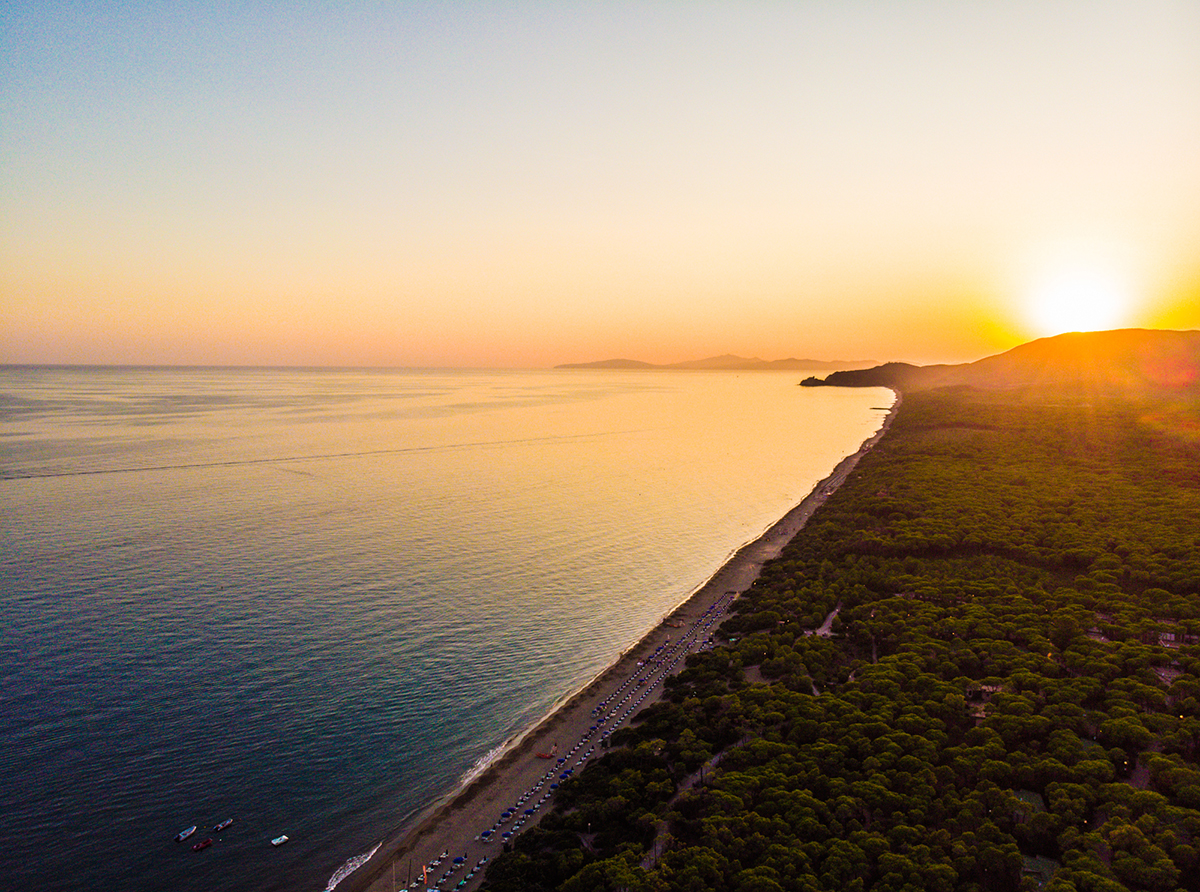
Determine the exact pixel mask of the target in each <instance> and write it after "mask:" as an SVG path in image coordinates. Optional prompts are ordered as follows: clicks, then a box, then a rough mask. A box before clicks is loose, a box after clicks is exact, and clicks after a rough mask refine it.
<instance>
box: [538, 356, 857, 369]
mask: <svg viewBox="0 0 1200 892" xmlns="http://www.w3.org/2000/svg"><path fill="white" fill-rule="evenodd" d="M870 365H873V363H872V362H871V360H853V359H852V360H842V359H834V360H824V359H795V358H789V359H758V358H757V357H754V358H749V359H747V358H746V357H744V356H734V355H733V354H732V353H725V354H723V355H721V356H710V357H708V358H707V359H692V360H687V361H686V362H673V363H668V364H666V365H656V364H655V363H651V362H642V361H641V360H637V359H602V360H599V361H598V362H571V363H564V364H563V365H556V366H555V368H556V369H685V370H686V369H695V370H701V371H713V370H716V371H738V372H746V371H751V372H752V371H786V372H795V371H809V370H813V369H862V368H866V367H867V366H870Z"/></svg>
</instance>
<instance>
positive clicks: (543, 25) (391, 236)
mask: <svg viewBox="0 0 1200 892" xmlns="http://www.w3.org/2000/svg"><path fill="white" fill-rule="evenodd" d="M0 21H2V29H3V36H2V41H3V42H2V45H0V102H2V105H0V171H2V173H0V220H2V228H0V362H10V363H11V362H20V363H48V362H54V363H139V364H140V363H149V364H177V363H178V364H251V365H387V366H474V367H480V366H482V367H514V366H515V367H521V366H530V367H541V366H548V365H553V364H556V363H561V362H577V361H588V360H595V359H606V358H610V357H618V356H619V357H629V358H634V359H641V360H646V361H651V362H673V361H678V360H685V359H694V358H699V357H703V356H710V355H713V354H717V353H726V352H728V353H738V354H741V355H744V356H759V357H762V358H765V359H778V358H783V357H789V356H795V357H806V358H814V359H839V358H845V359H874V360H879V361H883V360H892V359H899V360H907V361H912V362H939V361H963V360H971V359H976V358H979V357H981V356H985V355H988V354H991V353H996V352H999V351H1001V350H1004V349H1007V348H1009V347H1011V346H1013V345H1015V344H1017V343H1020V342H1022V341H1026V340H1030V339H1032V338H1034V337H1039V336H1042V335H1044V334H1049V333H1054V332H1056V331H1061V330H1067V329H1072V328H1094V327H1099V328H1109V327H1130V326H1137V327H1169V328H1198V327H1200V3H1197V2H1194V0H1181V2H1157V0H1139V2H1121V3H1108V2H1103V0H1087V2H1053V0H1051V2H1044V0H1030V2H1013V0H1009V2H994V3H988V2H962V3H953V2H904V3H899V2H896V3H893V2H853V0H850V2H840V0H839V2H832V0H831V2H818V0H811V2H800V0H798V2H792V3H784V2H778V3H734V2H730V3H666V2H662V3H626V4H622V3H618V4H608V3H603V4H602V3H586V4H585V3H549V2H547V3H516V2H513V3H486V2H479V3H476V2H455V3H444V4H433V3H399V2H397V3H389V2H371V3H368V2H357V3H353V2H348V3H344V4H336V3H333V4H331V3H315V2H307V3H306V2H297V3H255V4H250V3H220V4H218V3H196V4H170V3H165V2H163V3H139V2H133V0H130V2H124V3H73V4H69V5H68V4H61V3H45V2H39V3H20V2H14V3H6V4H5V5H4V9H3V11H2V12H0ZM1031 304H1037V306H1031Z"/></svg>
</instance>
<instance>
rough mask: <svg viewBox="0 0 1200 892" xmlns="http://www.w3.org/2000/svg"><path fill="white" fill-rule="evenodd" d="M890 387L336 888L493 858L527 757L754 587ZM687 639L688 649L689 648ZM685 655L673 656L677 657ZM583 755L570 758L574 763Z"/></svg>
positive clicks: (575, 734) (377, 889)
mask: <svg viewBox="0 0 1200 892" xmlns="http://www.w3.org/2000/svg"><path fill="white" fill-rule="evenodd" d="M893 393H894V395H895V399H894V401H893V403H892V405H891V408H890V409H889V410H888V413H887V415H886V416H885V417H884V420H883V423H882V424H881V425H880V427H879V430H877V431H876V432H875V433H874V434H872V435H871V436H870V437H868V438H867V439H866V440H864V441H863V443H862V444H861V445H860V446H859V448H858V449H857V451H855V452H854V453H852V454H851V455H848V456H846V457H845V458H843V459H842V460H841V461H840V462H838V464H837V465H836V466H835V467H834V469H833V471H832V472H831V473H830V474H829V475H828V476H827V477H825V478H824V479H823V480H821V481H819V482H818V483H817V484H816V485H815V486H814V487H813V489H812V491H811V492H810V493H809V494H808V495H807V496H805V497H804V499H802V500H801V501H800V503H799V504H797V505H796V506H795V507H793V508H792V509H791V510H790V511H788V512H787V513H786V514H785V515H784V516H783V517H781V518H780V519H779V520H777V521H776V522H775V523H773V524H772V525H771V526H770V527H768V528H767V529H766V530H765V531H764V532H763V533H762V534H761V535H760V536H759V537H758V538H756V539H754V540H752V541H750V542H748V543H746V544H745V545H743V546H742V547H741V548H739V549H737V550H736V551H735V552H733V554H731V555H730V556H729V557H728V558H727V559H726V560H725V562H724V563H723V564H722V565H721V566H720V567H719V568H718V569H717V570H716V572H714V573H713V575H712V576H710V577H709V578H708V579H707V580H706V581H705V582H704V583H703V584H702V585H700V586H699V587H698V588H697V589H696V590H695V591H694V592H693V593H692V594H691V595H690V596H688V598H687V599H686V600H684V601H683V602H682V603H681V604H679V605H678V606H677V607H675V608H674V609H673V610H671V611H669V612H668V613H666V614H664V615H663V617H662V618H661V619H660V620H659V621H658V623H657V624H656V625H654V626H653V627H652V628H651V629H649V630H648V631H647V632H646V634H645V635H643V636H642V637H641V638H640V639H639V640H638V641H636V642H634V643H633V644H632V645H630V646H629V647H627V648H626V649H625V650H624V651H622V652H621V653H620V654H618V655H617V656H616V657H615V658H614V660H613V662H612V663H610V664H609V665H608V666H607V667H606V668H604V669H603V670H601V671H600V672H599V673H598V674H597V675H595V676H594V677H593V678H592V679H591V680H590V681H589V682H587V683H586V684H585V685H584V686H583V687H582V688H580V689H578V690H577V691H575V692H574V693H571V694H568V695H566V696H564V697H563V699H562V700H560V701H559V702H558V703H557V704H556V705H555V706H554V707H553V708H552V709H551V711H550V712H549V713H547V715H545V716H544V717H543V718H542V719H540V720H539V721H537V722H536V723H534V724H533V725H531V726H530V727H529V728H527V729H526V730H525V731H522V732H521V733H519V734H517V735H515V736H513V737H512V738H510V739H509V740H507V741H505V742H504V743H503V744H501V746H500V747H499V752H498V753H497V755H496V756H495V758H493V759H492V761H491V762H489V763H487V764H485V765H484V766H483V767H482V769H481V770H480V771H479V772H478V773H477V774H476V775H475V776H474V777H472V778H470V779H469V780H464V781H461V782H460V783H459V784H458V785H456V786H455V787H454V788H453V789H452V790H450V791H448V792H447V793H445V794H444V795H443V796H441V797H439V798H438V799H436V800H435V801H434V802H433V803H431V804H430V805H428V806H427V807H425V808H424V809H421V810H419V811H416V812H414V813H412V814H411V815H409V816H408V817H407V818H406V819H404V820H403V822H402V823H401V824H400V825H399V827H398V828H397V829H396V830H395V831H393V832H392V833H390V834H388V836H386V837H385V838H384V839H383V840H381V841H380V843H379V845H378V846H377V847H376V849H375V850H374V854H373V855H372V856H371V857H370V858H369V859H368V860H367V861H366V862H365V863H364V864H363V865H361V866H360V867H359V868H358V869H357V870H355V871H354V872H353V873H351V874H350V875H349V876H346V877H345V878H344V879H342V880H341V882H339V883H338V884H337V890H338V892H396V890H399V889H406V888H408V885H409V883H410V881H411V877H413V876H419V875H420V872H421V867H422V866H423V865H425V864H428V863H430V862H431V861H432V860H433V859H435V858H437V857H438V856H439V855H440V854H442V853H443V852H449V853H450V855H449V857H455V856H458V855H460V854H461V855H462V857H463V859H464V861H465V863H466V865H467V868H468V869H469V867H470V865H472V864H475V863H476V860H477V859H478V858H479V857H482V856H486V857H487V859H488V860H489V861H490V860H492V859H494V858H495V857H496V856H497V855H499V854H500V852H501V851H502V849H501V846H500V844H499V843H498V842H490V843H485V842H481V841H480V840H479V839H478V835H479V832H480V830H482V829H486V826H487V825H489V824H490V823H491V821H492V820H494V815H496V814H499V813H500V812H502V811H503V810H504V809H505V808H507V807H509V806H510V805H511V803H513V802H516V801H517V800H518V797H520V796H521V795H522V794H523V793H525V792H526V791H529V790H530V789H531V788H532V787H533V786H534V785H535V784H538V782H539V781H540V780H541V778H542V777H543V776H544V773H545V770H546V768H547V765H548V764H550V763H548V762H547V761H546V760H544V759H540V758H536V754H537V753H539V752H548V751H550V750H551V747H555V748H557V746H558V743H559V740H560V739H561V740H563V741H568V742H569V741H572V740H576V739H579V740H581V741H582V739H583V738H585V737H587V736H588V735H589V729H593V728H594V727H595V725H594V723H595V722H596V718H595V708H596V705H597V704H598V703H600V702H601V701H604V700H605V696H604V694H605V693H611V691H612V690H613V689H615V688H617V687H618V685H621V686H623V685H622V682H625V683H628V680H629V679H632V678H633V676H635V675H637V674H638V672H639V671H640V670H641V669H642V668H643V666H642V663H643V657H646V656H649V655H653V654H655V653H656V652H657V651H656V648H664V647H667V646H668V645H669V644H670V642H671V635H672V633H675V634H676V643H675V646H676V647H678V646H679V645H681V644H682V643H683V642H682V641H681V640H679V637H678V636H679V632H678V630H680V629H681V628H683V627H684V626H686V625H687V624H688V623H689V622H691V623H693V624H694V628H696V627H698V626H699V624H700V623H701V622H703V621H705V618H709V619H708V622H709V623H710V624H711V623H712V622H719V619H720V618H721V617H723V616H724V613H723V610H722V611H721V612H720V613H716V612H715V611H717V610H718V605H719V604H721V603H722V602H723V599H726V596H729V597H730V598H736V597H737V596H738V595H741V594H742V593H743V592H744V591H746V589H748V588H749V587H750V586H751V585H752V584H753V583H754V581H755V579H757V578H758V575H759V573H760V572H761V570H762V567H763V565H764V564H765V563H766V562H767V561H770V560H773V559H775V558H776V557H778V556H779V554H780V553H781V552H782V551H783V549H784V547H785V546H786V545H787V544H788V543H789V542H790V541H791V540H792V538H793V537H794V536H795V535H796V534H797V533H798V532H799V531H800V530H801V529H802V528H803V527H804V525H805V523H807V521H808V519H809V518H810V517H811V516H812V514H813V512H814V511H816V509H817V508H819V507H820V506H821V505H822V504H824V503H825V501H826V500H827V499H828V498H829V496H830V495H831V494H832V493H833V492H834V491H835V490H836V489H837V488H838V487H839V486H841V485H842V483H844V482H845V480H846V478H847V477H848V476H849V475H850V473H851V472H852V471H853V470H854V468H855V467H856V466H857V464H858V462H859V460H860V459H861V458H862V457H863V456H864V455H866V454H867V453H868V452H869V451H870V450H871V449H872V447H874V445H875V444H876V443H877V442H879V440H880V439H881V438H882V437H883V436H884V434H886V433H887V431H888V429H889V428H890V427H891V424H892V421H893V419H894V418H895V416H896V413H897V411H898V409H899V408H900V404H901V401H902V394H901V393H900V392H899V391H893ZM707 627H708V626H705V628H707ZM694 643H695V642H692V644H689V645H688V650H689V651H690V649H691V647H692V645H693V644H694ZM684 655H685V654H683V653H681V654H680V659H682V657H683V656H684ZM667 671H673V670H670V669H668V670H667ZM665 674H666V673H665V672H664V675H665ZM661 693H662V686H661V684H657V683H656V684H655V685H654V686H653V688H652V689H647V690H646V691H645V694H644V695H643V697H642V698H640V699H639V700H638V704H642V701H643V700H644V701H645V703H644V705H650V704H651V703H653V702H655V701H656V700H657V699H658V698H659V697H660V696H661ZM614 727H615V726H614ZM610 730H611V729H610ZM567 745H569V743H568V744H567ZM590 752H591V750H589V751H588V753H585V754H584V757H583V758H587V755H588V754H590ZM583 758H581V759H580V761H579V762H578V763H576V764H582V762H583ZM560 761H561V760H560ZM561 767H566V766H565V765H563V766H561ZM536 817H537V816H531V818H530V820H531V822H533V821H536ZM438 869H439V870H442V869H443V868H441V867H439V868H438ZM414 870H416V873H415V874H414V873H413V871H414ZM434 879H435V877H434V876H433V874H432V873H431V874H430V875H429V879H428V882H424V883H422V884H420V885H421V886H422V887H426V886H432V885H433V882H434ZM457 879H461V877H458V876H457V875H456V879H455V881H454V884H455V885H456V884H457ZM478 884H479V881H478V880H476V881H473V882H471V883H469V884H468V886H467V887H466V889H474V888H476V887H477V886H478ZM448 888H449V887H448Z"/></svg>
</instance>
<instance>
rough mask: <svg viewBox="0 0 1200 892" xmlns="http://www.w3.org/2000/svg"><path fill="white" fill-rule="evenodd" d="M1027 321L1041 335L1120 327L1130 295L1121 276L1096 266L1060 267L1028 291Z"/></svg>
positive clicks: (1127, 307)
mask: <svg viewBox="0 0 1200 892" xmlns="http://www.w3.org/2000/svg"><path fill="white" fill-rule="evenodd" d="M1027 309H1028V314H1029V321H1030V323H1031V324H1032V326H1033V327H1034V328H1035V329H1037V331H1038V332H1039V333H1040V334H1042V335H1056V334H1062V333H1063V332H1066V331H1101V330H1104V329H1109V328H1120V327H1121V325H1122V323H1124V322H1125V321H1126V319H1127V317H1128V313H1129V310H1130V297H1129V293H1128V290H1127V288H1126V287H1125V286H1124V284H1123V283H1122V282H1121V281H1120V277H1119V276H1117V275H1116V274H1115V273H1113V272H1110V271H1102V270H1100V269H1099V268H1090V267H1071V268H1059V269H1056V270H1053V271H1051V272H1049V273H1048V274H1046V275H1044V276H1043V277H1041V278H1040V279H1039V280H1038V281H1037V282H1036V283H1035V284H1034V286H1033V287H1032V288H1031V289H1030V291H1029V299H1028V307H1027Z"/></svg>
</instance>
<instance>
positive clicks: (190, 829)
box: [175, 824, 196, 842]
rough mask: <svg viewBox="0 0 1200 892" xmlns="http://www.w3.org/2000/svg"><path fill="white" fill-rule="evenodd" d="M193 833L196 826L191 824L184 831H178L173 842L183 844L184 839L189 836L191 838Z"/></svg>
mask: <svg viewBox="0 0 1200 892" xmlns="http://www.w3.org/2000/svg"><path fill="white" fill-rule="evenodd" d="M195 832H196V825H195V824H193V825H192V826H191V827H188V828H187V829H186V830H180V831H179V832H178V833H176V834H175V841H176V842H183V841H184V840H185V839H187V838H188V837H189V836H191V835H192V834H193V833H195Z"/></svg>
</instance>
